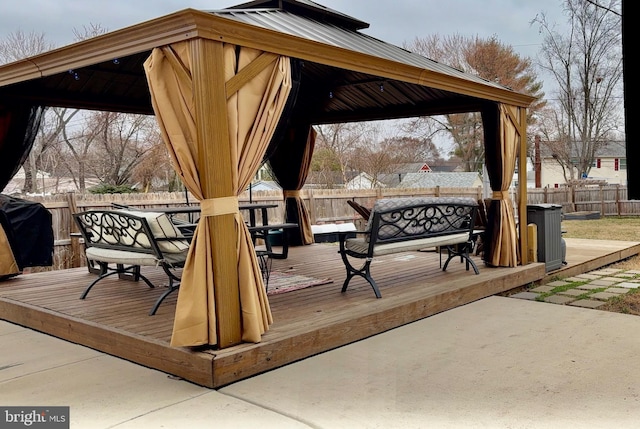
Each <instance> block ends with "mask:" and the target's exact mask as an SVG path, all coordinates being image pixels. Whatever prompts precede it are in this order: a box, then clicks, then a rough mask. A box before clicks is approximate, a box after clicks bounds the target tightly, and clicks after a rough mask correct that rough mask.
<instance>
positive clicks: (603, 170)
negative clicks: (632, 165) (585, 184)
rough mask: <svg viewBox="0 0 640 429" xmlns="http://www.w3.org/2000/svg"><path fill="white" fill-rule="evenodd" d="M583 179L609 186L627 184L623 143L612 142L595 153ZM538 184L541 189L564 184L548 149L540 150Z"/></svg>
mask: <svg viewBox="0 0 640 429" xmlns="http://www.w3.org/2000/svg"><path fill="white" fill-rule="evenodd" d="M584 179H589V180H598V181H604V182H607V183H608V184H610V185H626V184H627V158H626V148H625V142H624V141H612V142H609V143H607V144H606V145H604V146H602V147H601V148H599V149H598V150H597V151H596V154H595V159H594V161H593V164H592V166H591V170H590V171H589V175H588V177H586V178H584ZM540 182H541V183H540V184H541V186H542V187H543V188H545V187H551V188H557V187H558V186H562V185H564V184H566V180H565V178H564V174H563V170H562V167H561V166H560V164H558V162H557V161H556V160H555V159H554V158H553V154H552V152H551V150H549V148H548V147H545V146H542V147H541V148H540Z"/></svg>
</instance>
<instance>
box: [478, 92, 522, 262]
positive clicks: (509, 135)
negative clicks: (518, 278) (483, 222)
mask: <svg viewBox="0 0 640 429" xmlns="http://www.w3.org/2000/svg"><path fill="white" fill-rule="evenodd" d="M482 114H483V122H484V129H485V159H486V161H485V162H486V165H487V172H488V174H489V182H490V184H491V189H492V190H493V194H492V201H491V204H490V206H489V207H488V210H487V217H488V227H487V238H488V242H487V245H488V251H487V250H486V248H485V253H484V260H485V262H486V263H487V264H489V265H491V266H496V267H497V266H500V267H515V266H516V265H518V236H517V230H516V222H515V217H514V210H513V202H512V201H511V198H510V197H509V186H510V185H511V181H512V179H513V174H514V172H515V167H516V159H517V155H518V147H519V141H520V140H519V137H520V131H519V129H520V126H519V124H518V119H519V118H520V114H519V111H518V108H517V107H513V106H506V105H498V104H495V105H491V106H489V107H488V108H486V109H485V110H484V111H483V112H482Z"/></svg>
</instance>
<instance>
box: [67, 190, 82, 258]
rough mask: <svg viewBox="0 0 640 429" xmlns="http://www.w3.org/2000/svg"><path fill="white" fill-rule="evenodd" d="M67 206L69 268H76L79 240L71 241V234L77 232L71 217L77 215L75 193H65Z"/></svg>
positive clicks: (78, 255)
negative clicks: (69, 247) (69, 244)
mask: <svg viewBox="0 0 640 429" xmlns="http://www.w3.org/2000/svg"><path fill="white" fill-rule="evenodd" d="M67 204H68V205H69V214H70V215H69V225H68V231H69V239H70V240H69V241H70V242H71V260H70V262H71V267H70V268H76V267H79V266H80V240H79V239H77V240H76V239H72V236H71V233H73V232H79V231H78V227H77V225H76V223H75V222H74V221H73V215H74V214H75V213H78V202H77V201H76V193H75V192H67Z"/></svg>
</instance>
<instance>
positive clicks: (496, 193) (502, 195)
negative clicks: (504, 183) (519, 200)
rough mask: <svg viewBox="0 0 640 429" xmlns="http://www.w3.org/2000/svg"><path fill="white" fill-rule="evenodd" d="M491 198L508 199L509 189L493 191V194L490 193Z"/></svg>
mask: <svg viewBox="0 0 640 429" xmlns="http://www.w3.org/2000/svg"><path fill="white" fill-rule="evenodd" d="M491 198H492V199H494V200H508V199H509V191H493V195H491Z"/></svg>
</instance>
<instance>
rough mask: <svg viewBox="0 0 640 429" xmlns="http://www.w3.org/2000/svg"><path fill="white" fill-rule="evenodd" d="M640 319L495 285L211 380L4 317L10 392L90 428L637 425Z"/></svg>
mask: <svg viewBox="0 0 640 429" xmlns="http://www.w3.org/2000/svg"><path fill="white" fill-rule="evenodd" d="M638 332H640V317H637V316H630V315H624V314H617V313H610V312H605V311H599V310H593V309H588V308H581V307H571V306H565V305H562V306H560V305H551V304H546V303H541V302H535V301H529V300H520V299H513V298H507V297H490V298H486V299H483V300H480V301H477V302H474V303H471V304H468V305H465V306H462V307H458V308H456V309H453V310H449V311H446V312H444V313H440V314H437V315H435V316H432V317H429V318H427V319H424V320H421V321H418V322H415V323H412V324H409V325H406V326H403V327H401V328H398V329H394V330H392V331H389V332H386V333H383V334H380V335H377V336H375V337H372V338H369V339H367V340H363V341H360V342H358V343H354V344H351V345H348V346H345V347H341V348H339V349H336V350H333V351H330V352H327V353H323V354H321V355H318V356H315V357H312V358H309V359H306V360H304V361H301V362H298V363H294V364H291V365H288V366H286V367H283V368H279V369H277V370H274V371H271V372H268V373H265V374H262V375H259V376H256V377H254V378H251V379H248V380H244V381H240V382H238V383H235V384H232V385H230V386H227V387H225V388H222V389H220V390H217V391H215V390H209V389H206V388H202V387H199V386H196V385H193V384H190V383H188V382H185V381H182V380H175V379H172V378H171V377H168V376H167V375H166V374H163V373H161V372H158V371H155V370H151V369H148V368H144V367H140V366H138V365H135V364H132V363H130V362H127V361H124V360H121V359H119V358H115V357H112V356H108V355H105V354H102V353H99V352H96V351H94V350H91V349H88V348H85V347H83V346H79V345H75V344H71V343H68V342H65V341H63V340H60V339H57V338H53V337H50V336H47V335H45V334H41V333H37V332H34V331H31V330H28V329H25V328H22V327H20V326H16V325H12V324H9V323H6V322H0V350H1V352H0V406H10V405H18V406H26V405H46V406H54V405H67V406H70V407H71V408H70V409H71V426H70V427H71V428H82V429H85V428H87V429H90V428H190V429H196V428H218V429H220V428H234V429H236V428H252V429H254V428H260V429H269V428H279V429H280V428H285V429H286V428H326V429H334V428H348V429H351V428H385V429H386V428H403V429H406V428H610V427H617V428H632V427H634V428H635V427H637V426H638V422H639V421H640V369H639V367H638V365H637V361H638V356H640V341H639V334H638ZM2 418H3V416H1V415H0V427H2V424H3V421H2Z"/></svg>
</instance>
